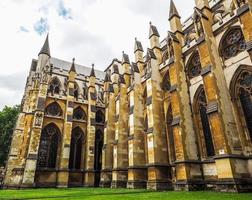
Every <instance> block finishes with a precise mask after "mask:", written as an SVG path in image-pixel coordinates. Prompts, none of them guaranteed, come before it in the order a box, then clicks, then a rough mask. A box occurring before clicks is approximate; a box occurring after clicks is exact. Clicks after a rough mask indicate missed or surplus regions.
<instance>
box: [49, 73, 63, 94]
mask: <svg viewBox="0 0 252 200" xmlns="http://www.w3.org/2000/svg"><path fill="white" fill-rule="evenodd" d="M60 88H61V83H60V80H59V79H58V78H57V77H54V78H53V79H52V81H51V82H50V85H49V89H48V92H49V93H50V94H51V95H54V94H59V93H60Z"/></svg>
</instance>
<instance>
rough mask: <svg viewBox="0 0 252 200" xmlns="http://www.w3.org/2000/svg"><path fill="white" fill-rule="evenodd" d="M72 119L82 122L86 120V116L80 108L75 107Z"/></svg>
mask: <svg viewBox="0 0 252 200" xmlns="http://www.w3.org/2000/svg"><path fill="white" fill-rule="evenodd" d="M73 119H75V120H81V121H83V120H86V119H87V115H86V113H85V111H84V110H83V109H82V108H81V107H77V108H75V109H74V111H73Z"/></svg>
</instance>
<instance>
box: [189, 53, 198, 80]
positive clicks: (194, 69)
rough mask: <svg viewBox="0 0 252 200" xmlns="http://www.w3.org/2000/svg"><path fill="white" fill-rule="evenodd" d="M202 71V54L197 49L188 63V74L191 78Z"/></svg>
mask: <svg viewBox="0 0 252 200" xmlns="http://www.w3.org/2000/svg"><path fill="white" fill-rule="evenodd" d="M200 73H201V63H200V55H199V53H198V52H197V51H196V52H195V53H194V54H193V55H192V56H191V58H190V61H189V63H188V65H187V76H188V77H189V79H192V78H194V77H197V76H199V75H200Z"/></svg>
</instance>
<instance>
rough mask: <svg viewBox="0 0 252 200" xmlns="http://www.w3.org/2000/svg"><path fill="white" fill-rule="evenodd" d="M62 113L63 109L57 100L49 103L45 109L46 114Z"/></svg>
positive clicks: (55, 115) (60, 114)
mask: <svg viewBox="0 0 252 200" xmlns="http://www.w3.org/2000/svg"><path fill="white" fill-rule="evenodd" d="M62 113H63V112H62V109H61V107H60V105H59V104H58V103H57V102H54V103H51V104H49V105H48V106H47V107H46V109H45V114H46V115H48V116H54V117H60V116H62Z"/></svg>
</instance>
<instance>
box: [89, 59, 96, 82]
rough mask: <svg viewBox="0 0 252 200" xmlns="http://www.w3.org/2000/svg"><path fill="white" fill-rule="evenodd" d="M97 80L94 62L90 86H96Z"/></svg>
mask: <svg viewBox="0 0 252 200" xmlns="http://www.w3.org/2000/svg"><path fill="white" fill-rule="evenodd" d="M95 81H96V77H95V70H94V64H92V69H91V72H90V76H89V84H90V86H95Z"/></svg>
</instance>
